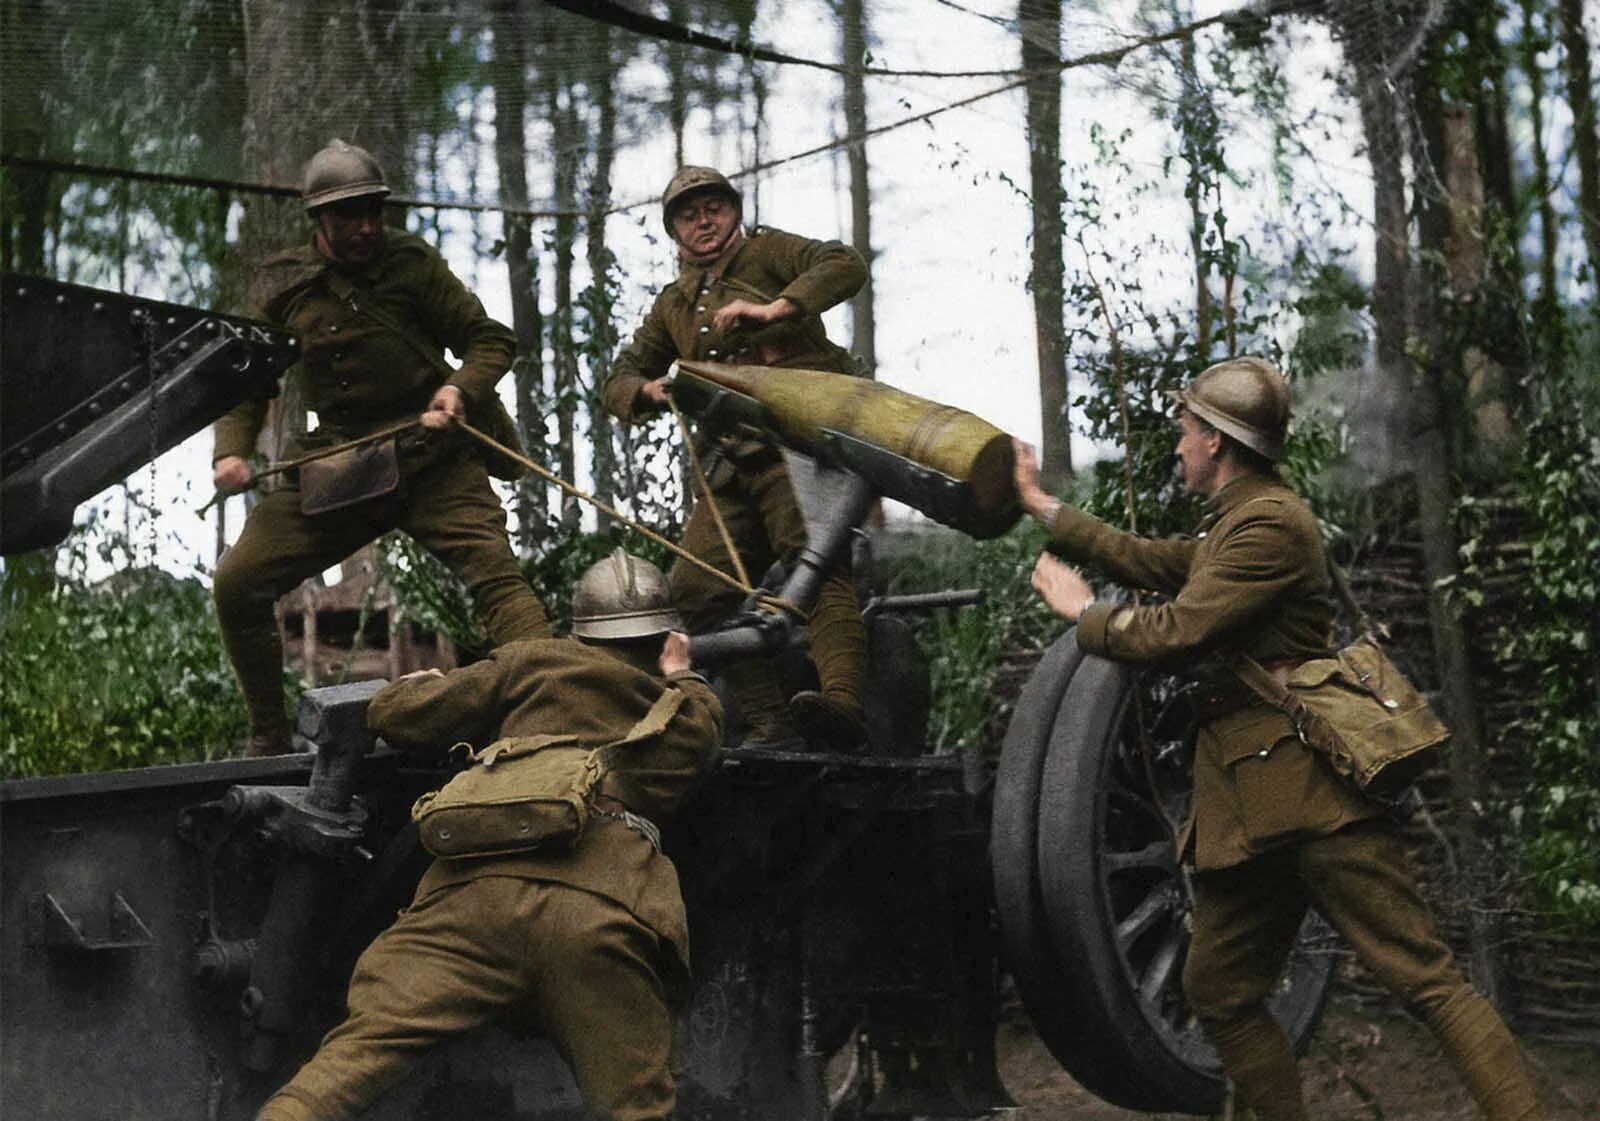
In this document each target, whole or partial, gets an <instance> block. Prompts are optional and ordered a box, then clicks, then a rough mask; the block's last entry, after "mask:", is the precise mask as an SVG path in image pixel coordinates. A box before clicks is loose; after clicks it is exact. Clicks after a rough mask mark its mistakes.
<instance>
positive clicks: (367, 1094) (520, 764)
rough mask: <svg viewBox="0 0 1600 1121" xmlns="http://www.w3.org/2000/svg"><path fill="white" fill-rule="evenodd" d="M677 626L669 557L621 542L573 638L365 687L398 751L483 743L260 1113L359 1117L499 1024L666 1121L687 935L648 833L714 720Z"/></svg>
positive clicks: (639, 1117)
mask: <svg viewBox="0 0 1600 1121" xmlns="http://www.w3.org/2000/svg"><path fill="white" fill-rule="evenodd" d="M680 626H681V624H680V622H679V619H678V616H677V613H676V612H675V611H674V610H673V609H672V605H671V600H670V599H669V597H668V594H667V585H666V580H665V578H664V577H663V576H662V574H661V573H660V571H659V570H658V569H656V568H655V566H654V565H652V564H650V563H649V562H647V561H644V560H640V559H639V558H637V557H634V556H630V555H629V554H627V553H625V552H623V551H622V550H620V549H619V550H617V551H616V552H615V553H613V554H612V555H611V556H610V557H608V558H606V559H605V560H603V561H601V562H599V563H598V564H596V565H594V566H592V567H591V568H590V569H589V570H588V571H587V572H585V573H584V575H583V577H582V578H581V579H580V580H579V581H578V584H577V586H576V587H575V588H574V590H573V628H572V629H573V635H574V636H575V637H572V638H541V639H531V640H524V641H517V642H512V643H509V644H507V645H505V646H501V647H499V648H498V649H496V650H495V651H494V652H493V653H492V654H491V655H490V656H489V657H488V658H487V659H485V660H484V661H482V662H478V663H476V664H474V665H471V666H467V667H465V668H463V669H459V670H455V671H454V672H452V673H449V674H446V675H440V674H438V672H437V671H425V672H424V673H422V674H414V675H411V676H409V677H407V678H403V679H401V680H400V681H397V682H395V683H394V684H393V685H390V686H389V687H388V688H386V689H384V690H383V691H381V692H380V693H378V694H377V695H376V696H375V697H374V698H373V700H372V704H371V707H370V709H369V710H368V717H367V721H368V724H369V726H370V727H371V728H372V730H373V731H374V732H376V733H377V734H378V735H380V736H382V737H383V738H384V739H385V740H387V741H388V742H389V743H390V744H392V745H394V746H397V747H405V748H428V749H433V750H439V749H440V748H441V747H443V746H445V745H449V744H452V743H456V742H463V741H464V742H468V743H471V744H475V745H482V744H485V743H489V741H491V740H492V741H493V743H492V744H491V745H490V746H489V747H487V748H485V749H484V750H481V751H478V752H476V753H475V755H474V762H473V764H472V765H471V766H469V767H468V768H467V769H466V770H465V771H463V772H462V773H461V774H460V775H458V776H456V778H454V779H452V780H451V782H450V783H449V784H448V785H446V786H445V787H444V788H443V789H442V790H440V791H438V792H436V793H435V794H432V795H426V796H424V797H423V798H422V799H420V800H419V801H418V803H417V806H416V808H415V809H414V810H413V816H414V817H415V818H416V819H417V822H418V828H419V833H420V835H421V839H422V842H423V844H424V845H425V846H426V847H427V848H428V850H429V851H430V852H432V853H433V854H434V855H435V856H436V857H438V859H437V860H435V862H434V864H433V865H432V867H430V868H429V870H428V871H427V873H426V874H425V875H424V876H423V878H422V882H421V883H420V884H419V885H418V887H417V893H416V898H415V899H414V900H413V902H412V904H411V906H410V907H409V908H407V909H406V910H405V911H404V912H403V913H402V914H401V915H400V917H399V919H397V920H396V922H395V924H394V925H393V926H391V927H390V928H389V929H388V930H386V931H384V932H383V933H382V934H380V935H379V936H378V938H377V939H376V940H375V941H374V942H373V943H372V945H371V946H370V947H368V948H367V950H366V952H365V953H363V954H362V956H361V959H360V961H358V962H357V963H356V969H355V973H354V975H353V976H352V977H351V980H350V993H349V998H348V1007H349V1016H348V1018H347V1019H346V1020H345V1021H344V1023H342V1024H341V1025H339V1026H338V1027H337V1028H335V1029H334V1030H333V1031H332V1032H330V1033H329V1034H328V1036H327V1038H326V1039H324V1040H323V1042H322V1046H321V1048H320V1049H319V1050H318V1051H317V1053H316V1055H314V1056H313V1057H312V1058H311V1060H310V1061H309V1062H308V1063H306V1065H305V1066H304V1067H302V1068H301V1069H300V1071H299V1072H298V1073H297V1074H296V1075H295V1076H294V1078H293V1079H292V1080H291V1081H290V1082H289V1083H288V1085H286V1086H284V1087H283V1088H282V1089H281V1090H279V1091H278V1093H277V1094H276V1095H275V1096H273V1097H272V1098H271V1099H270V1100H269V1101H268V1102H267V1103H266V1105H265V1106H263V1107H262V1109H261V1112H260V1113H259V1114H258V1115H257V1121H336V1119H341V1118H348V1117H352V1116H355V1115H356V1114H358V1113H360V1112H361V1111H362V1110H363V1109H365V1108H366V1107H367V1106H368V1105H370V1104H371V1103H372V1102H374V1101H375V1100H376V1099H377V1098H379V1097H380V1096H381V1095H382V1094H383V1093H384V1092H385V1091H386V1090H388V1089H389V1088H390V1087H392V1086H394V1085H395V1084H396V1083H398V1082H399V1081H400V1079H401V1078H402V1077H403V1076H404V1074H405V1073H406V1071H407V1070H408V1069H410V1067H411V1066H412V1065H413V1063H414V1062H415V1061H416V1059H417V1057H418V1054H419V1052H420V1051H422V1050H423V1049H424V1048H426V1047H428V1046H430V1045H432V1044H435V1043H440V1042H443V1041H445V1040H447V1039H450V1038H452V1037H455V1036H458V1035H461V1034H463V1033H465V1032H467V1031H470V1030H471V1029H473V1028H475V1027H477V1026H479V1025H481V1024H484V1023H488V1022H490V1021H493V1020H498V1019H501V1018H506V1019H510V1020H512V1021H513V1022H515V1023H519V1024H522V1023H527V1024H531V1025H534V1026H537V1027H538V1028H539V1029H541V1030H542V1031H543V1032H544V1033H546V1034H547V1035H549V1036H550V1037H551V1039H552V1040H553V1041H554V1042H555V1044H556V1046H557V1048H558V1049H559V1050H560V1052H561V1053H562V1055H564V1056H565V1057H566V1059H567V1061H568V1062H569V1063H570V1064H571V1066H572V1069H573V1074H574V1076H575V1078H576V1080H577V1083H578V1088H579V1090H580V1091H581V1093H582V1094H583V1098H584V1102H585V1104H586V1105H587V1106H588V1108H589V1109H590V1110H592V1111H594V1112H595V1113H596V1114H597V1115H599V1116H602V1117H606V1118H613V1119H617V1121H660V1119H664V1118H666V1117H668V1116H669V1114H670V1113H671V1111H672V1108H673V1104H674V1101H675V1095H676V1089H675V1080H674V1075H673V1070H672V1065H671V1053H672V1044H673V1022H672V1006H673V1004H674V1003H675V1002H676V999H677V998H678V996H680V995H681V990H682V987H683V982H684V981H685V980H686V979H687V975H688V960H689V959H688V949H689V947H688V933H687V926H686V921H685V917H684V909H683V899H682V897H681V895H680V894H679V889H678V877H677V872H676V870H675V869H674V868H673V866H672V861H671V860H669V859H668V858H667V857H666V856H665V855H663V854H662V852H661V849H660V839H659V833H658V831H657V828H658V823H659V822H660V821H662V820H663V819H664V818H665V817H666V816H668V815H669V814H671V813H672V812H673V811H674V810H675V809H676V808H677V806H678V804H679V802H680V801H681V800H682V798H683V796H684V795H685V794H686V793H687V791H688V790H689V788H690V786H691V785H692V784H693V782H694V781H695V780H696V779H697V778H698V776H699V775H700V773H701V771H702V770H703V768H704V766H705V765H706V763H707V761H708V760H709V759H710V757H711V755H712V753H713V751H714V750H715V749H716V746H717V744H718V742H719V741H720V739H721V733H722V709H721V706H720V705H719V704H718V702H717V699H716V697H715V695H714V694H713V693H712V692H711V689H710V687H709V686H708V685H707V684H706V682H705V681H704V680H703V679H702V678H700V677H699V676H698V675H697V674H695V673H693V672H691V671H690V669H689V643H688V638H687V636H685V635H684V634H682V633H680V630H679V628H680ZM530 838H531V840H530Z"/></svg>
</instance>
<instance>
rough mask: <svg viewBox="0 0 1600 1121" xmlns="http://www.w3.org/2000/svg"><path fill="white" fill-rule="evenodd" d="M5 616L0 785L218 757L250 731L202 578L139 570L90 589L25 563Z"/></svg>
mask: <svg viewBox="0 0 1600 1121" xmlns="http://www.w3.org/2000/svg"><path fill="white" fill-rule="evenodd" d="M0 612H3V614H0V728H3V730H4V742H3V743H0V778H22V777H32V776H36V775H46V774H61V773H70V772H77V771H102V770H114V769H121V768H127V767H143V766H150V765H153V764H158V763H181V762H193V761H197V760H202V759H211V758H216V757H218V756H221V755H225V754H227V750H228V747H229V745H230V744H231V743H232V742H233V741H234V740H236V739H238V738H239V737H242V736H243V735H244V734H245V732H246V719H245V713H244V706H243V704H242V702H241V701H240V699H239V693H238V689H237V687H236V686H235V684H234V680H233V674H232V673H231V672H230V671H229V669H228V663H227V659H226V657H225V656H224V654H223V651H222V641H221V638H220V636H219V633H218V631H217V624H216V618H215V615H214V614H213V611H212V607H211V596H210V594H209V593H208V591H207V590H206V589H205V588H204V587H203V586H202V585H201V584H200V582H199V581H198V580H196V579H193V578H190V579H177V578H174V577H171V576H168V575H166V574H165V573H161V572H158V571H155V570H152V569H133V570H130V571H125V572H123V573H121V574H120V575H118V576H116V577H113V578H112V579H110V580H107V581H104V582H102V583H100V584H97V585H90V584H88V583H86V582H84V581H83V580H82V579H81V578H73V577H63V578H60V579H56V578H54V577H53V574H52V573H51V566H50V562H49V559H48V558H45V557H40V558H22V559H21V560H20V561H18V560H11V561H8V562H7V564H6V570H5V576H4V599H3V606H0Z"/></svg>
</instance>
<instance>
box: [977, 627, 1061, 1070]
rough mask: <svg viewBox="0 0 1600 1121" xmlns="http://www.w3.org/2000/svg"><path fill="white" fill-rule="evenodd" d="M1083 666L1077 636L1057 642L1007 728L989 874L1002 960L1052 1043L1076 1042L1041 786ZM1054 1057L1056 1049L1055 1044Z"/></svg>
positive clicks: (1036, 1023)
mask: <svg viewBox="0 0 1600 1121" xmlns="http://www.w3.org/2000/svg"><path fill="white" fill-rule="evenodd" d="M1081 659H1082V652H1081V651H1079V649H1078V640H1077V632H1076V631H1072V630H1069V631H1068V632H1067V633H1066V634H1064V635H1062V636H1061V637H1060V638H1059V639H1057V640H1056V642H1055V644H1054V645H1052V646H1051V647H1050V648H1049V649H1048V650H1046V651H1045V652H1044V656H1043V657H1042V658H1040V660H1039V664H1038V665H1037V666H1035V667H1034V671H1033V673H1032V674H1031V675H1030V676H1029V677H1028V680H1027V682H1026V684H1024V685H1023V687H1022V692H1021V694H1020V695H1019V696H1018V697H1017V703H1016V706H1015V708H1014V709H1013V710H1012V715H1011V722H1010V724H1008V725H1007V726H1006V734H1005V740H1004V741H1003V743H1002V745H1001V749H1000V764H999V766H998V768H997V769H996V772H995V786H994V807H993V811H992V813H991V817H990V828H989V866H990V870H991V872H992V874H993V883H994V896H995V912H996V914H997V915H998V916H999V927H1000V950H1001V958H1002V961H1003V962H1004V964H1005V968H1006V970H1007V972H1009V973H1010V974H1011V976H1012V978H1013V979H1014V980H1015V981H1016V985H1017V993H1018V995H1019V996H1020V997H1021V998H1022V1003H1023V1006H1024V1007H1025V1008H1027V1010H1028V1016H1029V1017H1030V1018H1031V1019H1032V1020H1033V1023H1034V1030H1036V1031H1037V1032H1038V1033H1039V1035H1040V1036H1041V1037H1042V1038H1044V1039H1045V1040H1046V1041H1047V1043H1048V1042H1049V1041H1051V1040H1061V1041H1067V1040H1071V1039H1072V1038H1073V1037H1074V1034H1075V1033H1074V1030H1073V1028H1074V1013H1073V1009H1072V1002H1071V999H1070V998H1071V995H1072V994H1071V990H1070V989H1069V988H1067V987H1065V986H1064V985H1063V984H1062V981H1063V978H1062V974H1061V969H1060V960H1059V959H1058V958H1057V957H1056V954H1055V950H1054V948H1053V947H1052V946H1051V945H1050V933H1049V930H1048V929H1047V927H1046V925H1045V915H1044V901H1043V899H1042V898H1041V896H1040V893H1039V877H1038V865H1037V860H1038V857H1037V853H1038V836H1039V834H1038V826H1039V783H1040V780H1041V779H1042V777H1043V775H1044V764H1045V758H1046V756H1047V755H1048V754H1049V750H1050V736H1051V730H1052V729H1053V728H1054V727H1055V726H1056V724H1057V723H1058V714H1059V712H1060V709H1061V699H1062V697H1063V696H1064V695H1065V693H1066V691H1067V684H1068V683H1069V682H1070V681H1071V680H1072V675H1073V673H1074V671H1076V670H1077V668H1078V664H1079V662H1080V661H1081ZM1049 1045H1050V1047H1051V1049H1052V1051H1054V1050H1055V1047H1056V1044H1055V1043H1049Z"/></svg>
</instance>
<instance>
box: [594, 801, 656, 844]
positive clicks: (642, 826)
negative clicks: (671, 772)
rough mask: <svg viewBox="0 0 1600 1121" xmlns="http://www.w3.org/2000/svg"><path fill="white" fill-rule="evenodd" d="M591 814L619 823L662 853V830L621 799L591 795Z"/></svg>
mask: <svg viewBox="0 0 1600 1121" xmlns="http://www.w3.org/2000/svg"><path fill="white" fill-rule="evenodd" d="M589 812H590V813H591V814H592V815H594V816H595V817H603V818H605V819H606V820H608V821H619V822H621V823H622V824H623V825H626V826H627V827H628V828H629V829H632V830H633V831H634V832H635V833H637V834H639V836H641V837H643V838H644V839H645V840H647V841H649V842H650V847H651V848H653V849H655V850H656V851H657V852H660V851H661V830H660V829H659V828H657V827H656V823H655V822H653V821H651V820H650V819H649V818H647V817H645V816H644V815H643V814H636V813H634V812H633V811H632V810H630V809H629V808H628V804H627V803H626V802H624V801H623V800H622V799H621V798H616V797H613V796H612V795H610V794H591V795H589Z"/></svg>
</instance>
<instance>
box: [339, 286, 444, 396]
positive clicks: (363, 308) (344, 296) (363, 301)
mask: <svg viewBox="0 0 1600 1121" xmlns="http://www.w3.org/2000/svg"><path fill="white" fill-rule="evenodd" d="M328 290H329V291H331V292H332V293H333V294H334V295H335V296H337V297H338V298H339V299H341V300H343V301H344V302H345V303H347V304H349V305H350V306H351V307H352V308H354V309H355V310H357V311H359V312H361V313H362V314H363V315H366V316H367V317H368V318H370V319H372V320H374V321H375V322H376V323H377V324H378V326H380V327H383V328H384V329H386V330H388V331H392V332H393V333H394V334H395V335H397V336H399V338H400V341H401V342H403V343H405V344H406V345H407V346H409V347H410V348H411V349H412V350H414V351H416V352H417V353H418V354H420V355H421V356H422V357H423V358H425V359H426V360H427V362H428V364H429V365H430V366H432V367H433V368H434V369H435V370H437V371H438V372H439V373H441V374H443V375H444V377H445V380H446V381H448V380H449V379H450V377H451V376H452V375H454V374H455V372H456V371H455V369H454V368H453V367H452V366H451V365H450V363H448V362H446V361H445V360H444V355H443V354H441V353H439V351H438V349H437V348H435V347H431V346H429V345H428V344H427V343H425V342H423V341H422V340H421V339H420V338H418V337H417V336H416V335H415V334H413V333H412V331H411V329H410V328H408V327H406V325H405V324H403V323H401V322H400V321H399V320H398V319H396V318H395V317H394V316H392V315H390V314H389V311H388V309H387V308H385V307H384V306H383V305H382V304H381V303H379V302H378V300H377V298H376V297H374V296H373V294H372V292H371V291H370V290H367V289H363V288H358V287H357V286H356V283H355V281H353V280H351V279H350V278H349V277H348V276H346V275H345V274H344V273H342V272H340V271H339V270H338V269H329V270H328Z"/></svg>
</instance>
